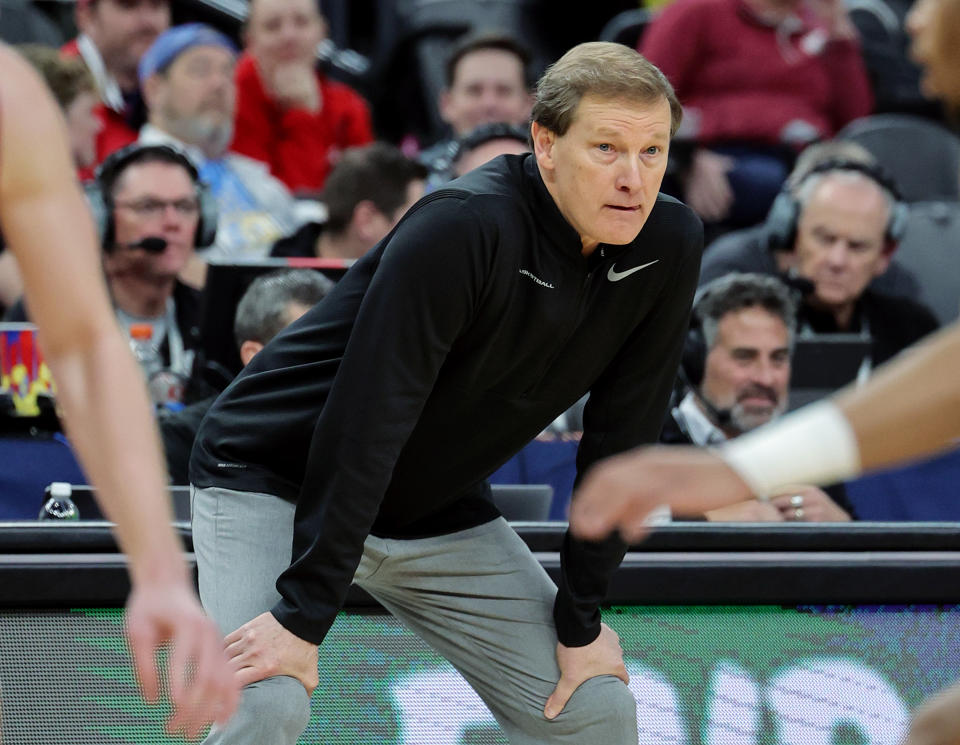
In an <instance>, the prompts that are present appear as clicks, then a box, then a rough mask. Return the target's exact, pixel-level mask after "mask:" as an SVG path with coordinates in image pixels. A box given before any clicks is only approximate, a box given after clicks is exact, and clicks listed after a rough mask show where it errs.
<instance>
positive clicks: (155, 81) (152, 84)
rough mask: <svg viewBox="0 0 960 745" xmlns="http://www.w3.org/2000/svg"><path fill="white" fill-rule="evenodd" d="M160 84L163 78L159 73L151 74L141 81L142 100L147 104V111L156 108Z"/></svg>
mask: <svg viewBox="0 0 960 745" xmlns="http://www.w3.org/2000/svg"><path fill="white" fill-rule="evenodd" d="M161 85H163V80H162V79H161V77H160V75H159V74H153V75H151V76H150V77H149V78H147V79H146V80H144V81H143V101H144V103H145V104H146V105H147V111H148V112H149V111H151V110H152V109H154V108H156V105H157V96H158V95H159V91H160V86H161Z"/></svg>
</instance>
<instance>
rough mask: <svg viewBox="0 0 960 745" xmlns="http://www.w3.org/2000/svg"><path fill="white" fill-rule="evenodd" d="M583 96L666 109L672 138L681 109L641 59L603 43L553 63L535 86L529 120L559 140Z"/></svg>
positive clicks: (656, 71) (589, 44)
mask: <svg viewBox="0 0 960 745" xmlns="http://www.w3.org/2000/svg"><path fill="white" fill-rule="evenodd" d="M586 95H592V96H597V97H598V98H603V99H610V100H622V101H635V102H637V103H639V104H651V105H652V104H655V103H657V102H659V101H661V100H663V99H666V101H667V103H669V104H670V135H671V137H672V136H673V135H674V134H676V132H677V128H678V127H679V126H680V120H681V119H682V118H683V109H682V108H681V106H680V101H678V100H677V94H676V93H674V90H673V86H672V85H670V81H669V80H667V78H666V76H665V75H664V74H663V73H662V72H660V70H659V69H658V68H657V67H656V66H654V65H653V64H652V63H650V62H649V61H648V60H647V59H646V58H645V57H643V55H641V54H640V53H638V52H636V51H634V50H633V49H630V48H629V47H626V46H624V45H623V44H615V43H613V42H608V41H591V42H587V43H585V44H578V45H577V46H575V47H574V48H573V49H571V50H570V51H568V52H567V53H566V54H564V55H563V56H562V57H561V58H560V59H558V60H557V61H556V62H554V63H553V64H552V65H550V67H548V68H547V71H546V72H545V73H544V74H543V77H542V78H540V82H539V83H537V97H536V102H535V103H534V105H533V112H532V117H531V118H532V119H533V121H535V122H537V123H538V124H539V125H541V126H542V127H546V128H547V129H549V130H550V131H551V132H554V133H556V134H557V135H561V136H562V135H564V134H566V132H567V129H569V128H570V124H571V123H572V122H573V117H574V114H575V113H576V111H577V106H578V105H579V104H580V101H581V99H582V98H583V97H584V96H586Z"/></svg>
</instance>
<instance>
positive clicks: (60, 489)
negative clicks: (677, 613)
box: [37, 481, 80, 520]
mask: <svg viewBox="0 0 960 745" xmlns="http://www.w3.org/2000/svg"><path fill="white" fill-rule="evenodd" d="M43 496H45V497H46V499H45V500H44V502H43V507H41V508H40V514H39V515H38V516H37V517H38V519H40V520H79V519H80V510H78V509H77V505H76V504H74V502H73V499H72V496H73V489H71V488H70V484H68V483H66V482H64V481H54V482H53V483H52V484H50V486H48V487H47V488H46V489H44V490H43Z"/></svg>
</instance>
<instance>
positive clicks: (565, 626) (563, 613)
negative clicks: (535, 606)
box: [553, 590, 600, 647]
mask: <svg viewBox="0 0 960 745" xmlns="http://www.w3.org/2000/svg"><path fill="white" fill-rule="evenodd" d="M553 623H554V625H555V626H556V627H557V641H559V642H560V643H561V644H562V645H563V646H565V647H585V646H587V645H588V644H590V643H591V642H593V641H594V640H595V639H596V638H597V637H598V636H600V609H599V608H595V609H594V610H593V611H592V612H590V613H586V612H584V611H583V610H582V609H579V608H576V607H575V606H574V604H573V601H572V599H571V598H570V596H569V595H567V594H566V593H565V592H564V591H563V590H559V591H558V592H557V599H556V600H555V601H554V604H553Z"/></svg>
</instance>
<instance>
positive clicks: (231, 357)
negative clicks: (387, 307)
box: [200, 259, 349, 381]
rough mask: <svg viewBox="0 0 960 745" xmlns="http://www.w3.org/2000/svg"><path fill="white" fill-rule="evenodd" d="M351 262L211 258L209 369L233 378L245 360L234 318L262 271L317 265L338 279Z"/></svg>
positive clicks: (205, 305) (205, 304) (204, 327)
mask: <svg viewBox="0 0 960 745" xmlns="http://www.w3.org/2000/svg"><path fill="white" fill-rule="evenodd" d="M348 267H349V263H348V262H346V261H343V260H340V259H260V260H258V261H251V262H236V263H217V262H211V263H210V265H209V267H208V269H207V281H206V284H205V286H204V288H203V299H202V303H201V307H202V314H201V322H200V339H201V346H202V347H203V350H204V355H205V357H204V363H205V366H206V368H207V369H208V370H213V371H214V372H216V373H219V374H220V376H221V377H222V378H224V380H225V381H229V380H230V379H232V378H233V376H234V375H236V374H237V373H238V372H240V368H241V367H243V364H242V363H241V361H240V352H239V351H238V350H237V343H236V341H235V340H234V338H233V318H234V315H235V314H236V312H237V304H238V303H239V302H240V298H242V297H243V293H244V292H246V289H247V287H249V286H250V283H251V282H253V280H254V279H256V278H257V277H259V276H260V275H261V274H267V273H269V272H273V271H277V270H278V269H316V270H317V271H320V272H322V273H323V274H324V275H326V276H327V277H329V278H330V279H332V280H333V281H334V282H336V281H337V280H338V279H340V277H342V276H343V275H344V273H345V272H346V271H347V269H348Z"/></svg>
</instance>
